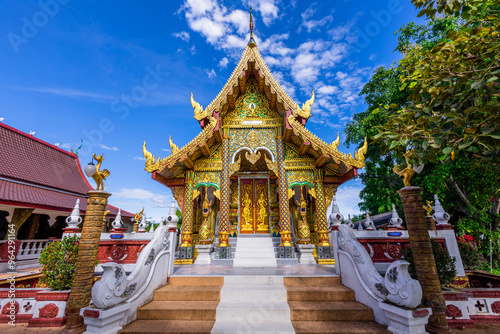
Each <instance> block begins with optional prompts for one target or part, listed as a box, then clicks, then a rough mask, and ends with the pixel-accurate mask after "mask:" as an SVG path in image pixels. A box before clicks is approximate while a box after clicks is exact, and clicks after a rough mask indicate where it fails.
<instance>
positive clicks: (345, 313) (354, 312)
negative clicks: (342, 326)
mask: <svg viewBox="0 0 500 334" xmlns="http://www.w3.org/2000/svg"><path fill="white" fill-rule="evenodd" d="M288 304H289V305H290V313H291V319H292V321H374V320H375V318H374V316H373V310H372V309H371V308H369V307H367V306H365V305H363V304H360V303H358V302H355V301H338V302H330V301H327V302H324V301H289V302H288Z"/></svg>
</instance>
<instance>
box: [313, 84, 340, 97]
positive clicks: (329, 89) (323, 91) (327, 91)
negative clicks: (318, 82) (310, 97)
mask: <svg viewBox="0 0 500 334" xmlns="http://www.w3.org/2000/svg"><path fill="white" fill-rule="evenodd" d="M338 90H339V88H338V87H337V86H330V85H324V86H321V87H319V88H318V90H317V93H318V94H319V95H331V94H333V93H335V92H337V91H338Z"/></svg>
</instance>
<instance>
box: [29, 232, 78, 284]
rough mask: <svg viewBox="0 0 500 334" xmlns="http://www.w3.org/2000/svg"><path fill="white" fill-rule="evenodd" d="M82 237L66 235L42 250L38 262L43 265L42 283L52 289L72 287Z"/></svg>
mask: <svg viewBox="0 0 500 334" xmlns="http://www.w3.org/2000/svg"><path fill="white" fill-rule="evenodd" d="M79 240H80V237H77V236H76V235H74V236H72V237H64V238H63V239H62V240H61V241H53V242H50V243H49V244H48V245H47V246H46V247H45V248H44V249H43V250H42V252H41V254H40V258H39V259H38V262H39V263H40V264H42V265H43V268H42V274H43V276H42V277H41V278H40V283H42V284H45V285H47V287H49V288H51V289H52V290H68V289H71V284H72V283H73V276H74V275H75V267H76V255H77V254H78V241H79Z"/></svg>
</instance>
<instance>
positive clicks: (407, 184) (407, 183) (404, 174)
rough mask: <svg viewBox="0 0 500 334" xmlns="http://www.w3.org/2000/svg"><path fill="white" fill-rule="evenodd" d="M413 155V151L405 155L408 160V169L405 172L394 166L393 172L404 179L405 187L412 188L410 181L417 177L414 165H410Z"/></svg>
mask: <svg viewBox="0 0 500 334" xmlns="http://www.w3.org/2000/svg"><path fill="white" fill-rule="evenodd" d="M412 154H413V149H412V150H410V151H406V153H405V154H404V157H405V160H406V168H405V169H403V170H401V171H400V170H399V167H400V166H399V165H396V166H394V168H393V169H392V171H393V172H394V173H396V174H398V175H399V176H402V177H403V183H404V184H405V187H411V185H410V180H411V178H412V177H413V175H415V170H414V169H413V167H412V165H410V157H411V156H412Z"/></svg>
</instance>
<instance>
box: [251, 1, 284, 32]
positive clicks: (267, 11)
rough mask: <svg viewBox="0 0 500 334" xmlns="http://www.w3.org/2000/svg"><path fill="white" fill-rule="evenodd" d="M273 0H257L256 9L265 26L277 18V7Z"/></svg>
mask: <svg viewBox="0 0 500 334" xmlns="http://www.w3.org/2000/svg"><path fill="white" fill-rule="evenodd" d="M275 3H276V1H274V0H257V7H256V9H257V10H258V11H259V13H260V15H261V17H262V21H263V22H264V24H265V25H266V26H270V25H271V24H272V23H273V22H274V20H275V19H277V18H278V10H279V9H278V7H277V6H276V4H275Z"/></svg>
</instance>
